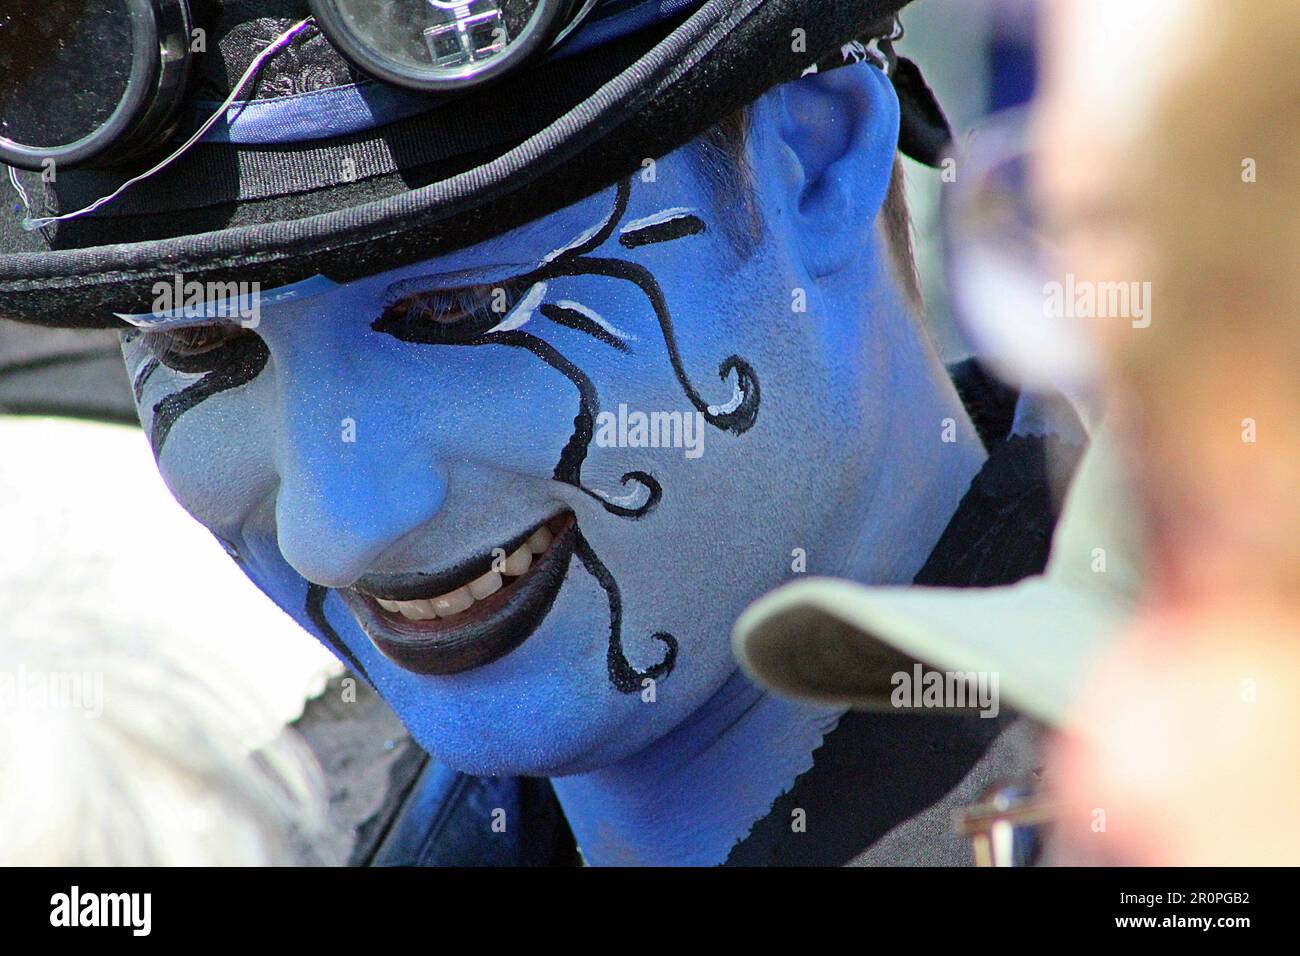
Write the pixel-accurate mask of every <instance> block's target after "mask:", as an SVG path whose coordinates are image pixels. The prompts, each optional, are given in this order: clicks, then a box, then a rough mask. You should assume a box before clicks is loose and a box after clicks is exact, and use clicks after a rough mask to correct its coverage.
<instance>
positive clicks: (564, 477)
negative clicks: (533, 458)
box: [371, 180, 760, 693]
mask: <svg viewBox="0 0 1300 956" xmlns="http://www.w3.org/2000/svg"><path fill="white" fill-rule="evenodd" d="M630 195H631V185H630V181H629V180H623V181H622V182H620V183H619V184H618V188H617V191H616V194H615V198H614V207H613V209H612V211H611V213H610V215H609V216H608V217H607V218H606V219H605V221H604V222H603V223H602V224H601V226H600V228H599V229H597V230H596V231H595V232H594V233H592V235H590V236H589V237H587V238H586V239H584V240H582V241H581V242H578V243H575V244H574V245H573V246H570V247H568V248H566V249H563V250H561V251H559V252H558V253H555V254H553V255H552V257H550V259H549V261H547V262H546V263H544V264H543V265H542V266H540V267H539V268H537V269H536V270H534V271H533V272H531V273H528V274H526V275H523V276H520V277H519V279H518V280H517V282H519V283H521V284H522V283H540V282H545V281H546V280H548V279H552V278H559V277H562V276H582V275H590V276H604V277H608V278H614V279H621V280H623V281H626V282H630V283H632V284H633V285H635V286H636V287H637V288H638V289H640V290H641V291H642V293H644V294H645V296H646V298H647V300H648V301H649V302H650V305H651V308H652V309H653V310H654V314H655V318H656V319H657V321H658V323H659V329H660V332H661V334H662V335H663V340H664V345H665V348H666V349H667V352H668V358H669V362H670V364H671V366H672V370H673V375H674V376H675V377H676V379H677V381H678V384H679V385H680V386H681V388H682V391H683V392H684V393H685V394H686V397H687V399H688V400H689V401H690V402H691V404H692V405H693V406H694V407H695V408H696V410H697V411H699V412H700V414H701V415H702V416H703V418H704V420H705V421H707V422H708V423H709V424H711V425H713V426H714V427H715V428H719V429H722V430H724V431H728V432H731V433H732V434H736V435H739V434H742V433H744V432H746V431H748V430H749V429H750V428H751V427H752V426H753V424H754V421H755V420H756V418H757V416H758V407H759V401H760V398H759V385H758V376H757V374H756V373H755V372H754V369H753V367H752V366H751V365H750V364H749V363H748V362H746V361H745V360H744V359H743V358H741V357H740V356H738V355H731V356H728V357H727V358H725V359H723V361H722V362H721V363H720V364H719V366H718V375H719V378H720V379H721V380H722V381H724V382H725V381H727V380H728V379H730V378H731V377H732V376H733V375H734V376H735V380H734V394H733V397H732V399H731V400H730V401H728V402H726V403H724V404H720V405H715V404H710V403H709V402H707V401H705V399H704V398H703V397H702V396H701V395H700V393H699V390H698V389H697V388H696V387H695V385H694V384H693V383H692V382H691V380H690V377H689V375H688V374H687V372H686V368H685V365H684V364H683V362H682V357H681V352H680V349H679V348H678V344H677V338H676V333H675V331H674V328H673V322H672V316H671V313H670V311H669V309H668V304H667V301H666V299H665V297H664V294H663V290H662V288H661V287H660V285H659V283H658V281H657V280H656V279H655V278H654V276H653V275H652V274H651V273H650V271H649V270H648V269H646V268H645V267H644V266H642V265H640V264H638V263H634V262H629V261H627V260H623V259H615V258H605V257H595V256H592V255H591V253H593V252H595V250H597V249H598V248H600V247H601V246H602V245H603V244H604V243H605V242H606V241H608V239H609V238H610V237H611V236H612V235H613V232H614V230H615V228H617V226H618V223H619V222H620V221H621V220H622V218H623V216H624V214H625V213H626V211H627V206H628V200H629V197H630ZM703 231H705V224H704V222H703V221H702V220H700V219H699V218H698V217H696V216H693V215H690V214H681V215H675V216H672V217H671V218H668V219H663V220H658V221H653V222H645V221H642V222H640V223H636V224H633V225H630V226H628V227H627V228H625V229H624V230H623V232H622V233H621V234H620V237H619V242H620V244H621V245H623V246H624V247H625V248H628V249H634V248H638V247H641V246H646V245H651V244H655V243H661V242H668V241H672V240H675V239H681V238H684V237H686V236H692V235H696V234H699V233H701V232H703ZM538 311H539V312H540V313H541V314H542V315H543V316H544V317H546V318H547V319H549V320H550V321H552V322H555V323H556V324H558V325H562V326H566V327H568V328H572V329H575V330H577V331H580V332H583V333H585V334H587V335H589V336H590V337H592V338H593V339H595V340H597V341H599V342H601V343H603V344H605V345H608V346H610V347H612V348H615V349H617V350H619V351H620V352H624V353H626V352H627V351H628V347H627V345H626V343H624V342H623V341H622V340H620V339H619V338H618V337H617V336H615V335H613V334H611V333H610V332H609V331H608V330H607V329H605V328H602V327H601V326H600V325H599V324H597V323H596V322H595V321H593V320H592V319H591V318H590V317H589V316H587V315H585V314H584V313H583V312H580V311H578V310H577V309H573V308H567V307H564V306H560V305H552V304H549V303H547V304H542V305H540V306H538ZM371 328H373V329H374V330H375V331H377V332H383V333H385V334H388V335H392V336H394V337H395V338H398V339H400V340H402V341H406V342H416V343H420V344H446V343H439V342H435V340H434V336H433V334H432V333H431V332H430V331H422V330H421V328H420V327H419V325H412V324H410V323H406V322H402V321H397V320H394V319H389V318H386V317H385V316H381V317H380V318H379V319H377V320H376V321H375V322H374V323H372V325H371ZM460 344H464V345H475V346H479V345H507V346H511V347H514V348H522V349H525V350H526V351H528V352H530V353H532V354H533V355H535V356H536V357H537V358H539V359H541V360H542V361H543V362H545V363H546V364H547V365H549V366H550V367H551V368H553V369H555V370H556V371H557V372H559V373H560V374H561V375H563V376H565V377H566V378H567V379H568V380H569V381H570V382H572V383H573V386H574V388H575V389H576V390H577V392H578V412H577V414H576V415H575V416H574V420H573V432H572V434H571V435H570V437H569V439H568V441H567V442H566V443H565V445H564V448H563V449H562V450H561V452H560V458H559V461H558V462H557V463H556V466H555V469H554V472H553V474H554V477H555V479H556V480H557V481H561V482H564V483H565V484H568V485H571V486H572V487H574V488H577V489H579V490H580V491H582V492H583V493H584V494H586V495H588V496H590V497H592V498H594V499H596V500H597V501H599V502H600V503H601V505H602V507H604V509H605V510H606V511H608V512H609V513H611V514H614V515H617V516H619V517H623V518H630V519H638V518H642V517H644V516H645V515H646V514H648V513H649V512H651V511H652V510H653V509H654V508H655V507H656V506H657V505H658V504H659V501H660V500H661V498H662V496H663V489H662V487H661V486H660V484H659V482H658V481H657V480H656V479H655V478H654V477H653V476H652V475H650V474H648V473H646V472H644V471H630V472H628V473H626V474H624V475H623V476H622V482H623V484H624V485H627V484H628V483H635V484H637V485H640V486H641V487H644V488H646V489H647V495H646V498H645V499H644V500H643V501H642V502H641V504H640V505H637V506H629V505H627V504H624V503H622V502H621V501H616V500H614V499H613V498H612V497H611V496H608V495H605V494H601V493H598V492H595V491H593V490H592V489H590V488H588V487H585V486H584V485H583V483H582V465H583V462H584V461H585V460H586V457H587V451H588V448H589V446H590V444H591V440H592V437H593V435H594V425H595V420H596V416H597V414H598V413H599V409H600V403H599V396H598V394H597V391H596V388H595V386H594V385H593V383H592V381H591V379H590V377H589V376H588V375H587V374H586V373H585V372H583V371H582V370H581V369H580V368H578V366H577V365H575V364H574V363H573V362H571V361H570V360H569V359H568V358H566V357H565V356H564V355H562V354H561V353H560V352H559V350H557V349H556V348H554V347H553V346H551V345H550V344H549V343H547V342H545V341H543V340H542V339H540V338H538V337H537V336H535V335H532V334H530V333H527V332H522V331H520V330H518V329H513V330H502V331H498V332H487V333H484V334H482V335H479V336H476V337H474V338H472V339H470V340H468V341H466V342H463V343H460ZM575 553H576V554H577V555H578V557H579V559H580V560H581V561H582V564H583V567H584V568H586V570H587V572H588V573H589V574H591V575H592V577H593V578H594V579H595V580H596V582H597V583H598V584H599V585H600V587H601V589H602V590H603V591H604V592H605V595H606V598H607V600H608V602H609V613H610V638H609V650H608V671H609V680H610V683H611V684H613V686H614V687H615V688H616V689H617V690H619V691H620V692H622V693H635V692H636V691H638V690H639V689H640V688H641V686H642V682H643V681H645V680H646V679H655V678H660V677H664V676H667V675H668V674H669V673H670V672H671V671H672V669H673V666H674V665H675V663H676V661H677V653H678V642H677V639H676V638H675V637H673V636H672V635H671V634H668V633H665V632H658V633H655V634H653V635H651V637H652V639H653V640H657V641H659V642H660V643H662V644H664V645H665V647H666V648H667V650H666V652H665V655H664V657H663V659H662V660H661V661H660V662H659V663H658V664H655V665H652V666H651V667H649V668H647V669H645V670H643V671H642V670H637V669H636V668H635V667H633V666H632V664H631V662H630V661H628V659H627V656H626V654H625V653H624V650H623V637H622V616H623V602H622V595H621V592H620V590H619V587H618V582H617V581H616V580H615V578H614V576H613V575H612V574H611V573H610V571H609V569H608V568H607V567H606V566H605V564H604V563H603V562H602V561H601V560H600V558H599V557H598V556H597V554H596V552H595V550H594V549H593V548H592V547H591V545H590V544H589V543H588V542H587V540H586V538H585V537H583V536H582V534H581V533H580V532H579V533H578V537H577V544H576V547H575Z"/></svg>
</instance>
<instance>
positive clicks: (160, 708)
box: [0, 568, 334, 866]
mask: <svg viewBox="0 0 1300 956" xmlns="http://www.w3.org/2000/svg"><path fill="white" fill-rule="evenodd" d="M44 570H47V571H48V570H50V569H48V568H46V569H44ZM5 583H6V587H4V588H3V589H0V621H2V622H4V628H3V631H0V766H3V767H4V768H5V782H4V786H3V787H0V834H3V839H0V864H3V865H8V866H16V865H36V866H175V865H224V866H237V865H288V864H313V863H327V862H334V861H333V860H331V859H330V853H329V851H327V850H326V849H323V847H325V846H326V842H325V841H323V838H324V837H325V836H326V835H327V822H326V810H325V800H324V796H323V794H324V787H323V782H322V780H321V772H320V769H319V767H318V766H317V764H316V763H315V760H314V758H313V757H312V755H311V753H310V751H309V750H307V748H306V745H305V744H304V743H303V742H302V741H301V739H300V738H298V737H297V735H296V733H295V732H293V731H292V730H288V729H286V730H285V731H284V732H283V733H282V734H281V735H280V736H279V737H277V738H276V739H274V740H272V741H270V742H269V743H268V742H265V741H261V740H258V739H256V737H255V736H254V730H253V729H254V728H265V727H266V726H267V715H266V714H265V713H263V712H262V706H261V705H260V704H259V702H258V701H257V700H256V699H255V698H254V697H253V696H252V695H250V694H249V693H248V692H247V691H246V690H245V689H244V688H242V687H240V686H239V684H238V683H237V682H236V681H235V680H233V679H232V678H231V677H230V676H229V675H228V674H226V673H223V671H222V669H221V668H220V667H219V666H218V665H217V663H216V662H215V661H212V660H208V659H205V657H204V656H203V655H202V654H200V653H198V652H197V651H196V649H195V648H194V647H193V645H192V644H190V643H189V642H185V641H178V640H176V639H175V636H174V635H169V634H167V633H165V632H162V631H158V630H152V629H148V628H146V629H143V630H142V629H141V628H140V627H138V626H137V625H138V624H139V621H126V620H122V619H120V618H115V617H112V616H110V615H108V614H103V615H101V614H99V613H97V612H96V610H95V608H93V607H91V606H90V604H89V602H77V601H75V600H72V601H69V602H65V603H64V604H62V605H60V604H58V603H50V602H47V601H39V602H37V604H36V606H33V604H32V601H31V597H32V594H33V593H37V594H39V588H38V589H36V590H35V591H32V590H28V589H26V588H23V587H22V586H21V582H17V581H10V580H6V582H5ZM261 732H264V730H263V731H261Z"/></svg>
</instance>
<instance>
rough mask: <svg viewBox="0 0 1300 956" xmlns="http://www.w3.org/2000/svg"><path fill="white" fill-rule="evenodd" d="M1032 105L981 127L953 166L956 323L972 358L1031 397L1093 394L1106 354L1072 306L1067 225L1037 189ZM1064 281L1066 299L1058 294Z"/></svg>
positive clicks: (950, 236)
mask: <svg viewBox="0 0 1300 956" xmlns="http://www.w3.org/2000/svg"><path fill="white" fill-rule="evenodd" d="M1028 118H1029V111H1028V110H1027V109H1025V108H1017V109H1014V110H1008V111H1006V112H1004V113H999V114H995V115H994V116H992V117H989V118H988V119H987V120H985V121H984V122H982V123H981V124H980V125H979V126H978V127H976V128H975V129H973V130H972V131H971V133H970V134H969V135H968V136H967V137H966V138H965V141H964V142H963V143H961V144H960V147H959V149H958V151H957V152H956V153H955V154H954V155H953V156H951V157H950V159H949V160H948V161H947V162H946V163H945V166H944V171H943V176H944V186H943V190H942V192H943V197H942V215H943V225H944V259H945V269H946V272H947V282H948V288H949V292H950V296H951V302H952V306H951V307H952V310H953V318H954V320H955V321H956V323H957V325H958V327H959V328H960V329H961V330H962V332H963V333H964V335H965V337H966V339H967V343H968V344H969V345H970V347H971V349H972V351H973V352H974V353H975V354H977V355H979V356H980V358H981V359H982V360H984V361H985V362H987V363H988V364H989V365H990V366H991V367H992V368H993V369H994V370H995V371H996V372H997V373H998V374H999V375H1001V376H1003V377H1004V378H1006V379H1007V380H1008V381H1010V382H1013V383H1015V384H1017V385H1019V386H1020V387H1021V388H1024V389H1027V390H1030V391H1042V392H1053V391H1054V392H1060V393H1062V394H1065V395H1066V396H1069V397H1078V396H1080V395H1083V394H1086V393H1087V392H1088V391H1089V389H1090V388H1091V385H1092V382H1093V381H1094V379H1095V375H1096V369H1097V357H1096V354H1095V350H1094V347H1093V345H1092V343H1091V340H1090V337H1089V336H1088V334H1087V329H1086V328H1085V327H1084V325H1083V324H1082V323H1081V322H1079V321H1078V319H1077V318H1076V316H1075V315H1074V314H1073V311H1072V309H1070V308H1068V307H1067V308H1059V307H1058V306H1059V305H1060V304H1062V303H1064V304H1066V305H1067V306H1068V303H1069V301H1070V300H1069V299H1068V298H1067V295H1066V293H1068V292H1069V291H1070V290H1069V288H1068V287H1069V286H1071V285H1072V282H1073V277H1072V276H1071V275H1070V274H1069V272H1068V270H1067V269H1066V268H1065V267H1064V263H1063V256H1062V253H1061V243H1060V242H1059V240H1058V238H1057V237H1059V235H1060V231H1059V219H1057V218H1054V217H1053V216H1051V215H1049V214H1048V211H1047V210H1044V209H1043V208H1042V207H1041V204H1040V203H1039V202H1038V200H1037V199H1036V198H1035V195H1034V191H1033V188H1032V187H1033V180H1032V176H1033V155H1032V153H1031V143H1030V138H1029V135H1028ZM1053 284H1059V288H1058V289H1056V291H1059V293H1060V295H1059V296H1055V297H1054V295H1053V291H1054V285H1053Z"/></svg>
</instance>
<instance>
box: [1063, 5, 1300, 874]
mask: <svg viewBox="0 0 1300 956" xmlns="http://www.w3.org/2000/svg"><path fill="white" fill-rule="evenodd" d="M1051 10H1052V12H1053V13H1055V14H1056V17H1055V18H1054V19H1050V18H1049V28H1048V31H1047V36H1048V39H1049V43H1048V49H1047V52H1046V58H1047V60H1048V64H1049V70H1048V78H1049V80H1048V83H1047V84H1046V87H1045V97H1044V100H1043V102H1042V104H1041V106H1040V108H1039V125H1038V130H1039V133H1040V140H1039V146H1040V157H1041V165H1040V167H1039V170H1038V172H1039V178H1040V186H1041V187H1042V188H1043V191H1044V193H1045V198H1046V200H1047V202H1048V203H1049V204H1055V205H1056V206H1057V207H1058V208H1059V209H1061V210H1063V219H1064V222H1063V229H1062V232H1061V234H1062V236H1063V237H1065V238H1064V243H1063V252H1064V256H1065V261H1066V264H1067V267H1068V268H1070V269H1072V270H1073V271H1075V272H1076V273H1078V274H1079V275H1080V276H1082V277H1087V278H1091V279H1102V280H1105V279H1123V280H1142V281H1145V282H1149V283H1150V288H1151V290H1152V291H1151V302H1150V303H1149V306H1150V313H1151V321H1150V322H1149V324H1147V325H1145V326H1144V327H1140V328H1139V327H1134V326H1133V325H1132V324H1130V323H1127V322H1116V321H1114V320H1113V319H1101V320H1098V322H1097V323H1095V332H1096V333H1097V336H1096V337H1097V339H1098V341H1100V342H1101V343H1103V346H1104V349H1103V352H1104V355H1105V358H1106V374H1107V378H1108V382H1107V384H1108V386H1109V391H1110V397H1109V402H1108V404H1109V408H1110V411H1111V414H1112V417H1113V418H1114V419H1116V421H1117V424H1118V425H1119V426H1120V430H1121V432H1122V433H1123V435H1124V436H1125V437H1126V438H1127V449H1128V457H1129V460H1130V463H1131V465H1132V466H1133V468H1134V470H1135V472H1136V475H1137V478H1138V481H1137V483H1136V484H1137V487H1138V488H1139V490H1140V493H1141V495H1142V497H1143V506H1144V509H1143V510H1144V515H1145V517H1146V524H1147V527H1148V531H1149V534H1148V535H1147V538H1148V542H1149V556H1150V568H1149V574H1150V577H1151V580H1150V584H1151V587H1150V594H1149V602H1148V604H1147V606H1146V608H1145V610H1144V611H1143V613H1142V614H1141V615H1140V616H1139V617H1138V618H1137V620H1136V621H1135V622H1134V624H1133V626H1132V628H1131V629H1130V630H1129V631H1128V632H1127V633H1126V634H1125V635H1124V639H1123V640H1121V641H1120V642H1118V645H1117V646H1116V648H1115V649H1114V651H1113V652H1112V653H1111V654H1109V655H1108V656H1107V658H1106V659H1105V660H1104V661H1102V662H1101V663H1100V664H1099V666H1098V669H1097V671H1096V673H1095V674H1094V675H1093V676H1092V679H1091V680H1090V682H1089V685H1088V689H1087V691H1086V692H1085V694H1084V696H1083V698H1082V699H1081V701H1080V702H1079V704H1078V706H1077V707H1076V710H1075V716H1074V721H1073V725H1072V727H1073V733H1072V734H1071V735H1070V736H1069V737H1068V738H1066V739H1064V740H1062V741H1061V744H1060V747H1059V750H1058V757H1059V759H1060V763H1059V768H1058V769H1059V774H1060V776H1059V789H1060V791H1061V793H1062V795H1063V799H1064V801H1065V804H1066V812H1065V814H1064V817H1063V830H1062V835H1063V841H1062V846H1063V850H1064V856H1065V858H1067V859H1070V860H1072V861H1075V862H1078V861H1093V862H1111V863H1140V864H1165V865H1169V864H1175V865H1178V864H1183V865H1186V864H1200V865H1207V864H1271V863H1292V864H1294V863H1295V862H1296V860H1297V859H1300V843H1298V842H1297V839H1298V837H1300V828H1297V827H1296V823H1295V820H1294V806H1295V801H1296V796H1297V794H1298V793H1300V760H1298V754H1300V748H1297V746H1296V741H1295V735H1296V731H1295V728H1296V726H1297V723H1296V716H1297V714H1296V706H1295V701H1296V699H1297V695H1296V693H1295V690H1296V676H1295V675H1296V673H1297V666H1296V665H1297V659H1296V650H1295V640H1294V639H1295V634H1296V625H1297V621H1298V620H1300V617H1298V615H1297V611H1296V608H1297V604H1296V598H1297V597H1298V596H1300V509H1297V508H1296V507H1295V490H1296V488H1297V487H1300V422H1298V421H1297V419H1296V417H1295V409H1296V408H1297V406H1298V404H1300V401H1298V400H1300V326H1298V325H1297V318H1298V317H1300V273H1298V272H1297V270H1296V262H1297V261H1298V260H1300V217H1297V215H1296V210H1297V208H1300V153H1298V152H1297V144H1300V98H1297V96H1296V84H1295V64H1296V63H1297V62H1300V24H1298V23H1297V21H1296V19H1295V9H1294V5H1293V4H1291V3H1289V2H1287V0H1261V2H1258V3H1252V4H1228V5H1217V6H1213V7H1212V6H1211V5H1209V4H1204V3H1196V4H1184V3H1151V4H1137V5H1127V4H1125V5H1122V8H1121V6H1120V5H1116V4H1109V3H1104V4H1100V5H1097V4H1090V3H1069V2H1061V3H1058V4H1056V5H1054V6H1053V7H1052V8H1051ZM1108 12H1109V13H1113V14H1115V17H1116V18H1118V21H1119V22H1120V23H1128V24H1129V26H1130V27H1136V28H1137V29H1134V30H1131V31H1130V32H1129V33H1128V34H1123V33H1122V32H1121V33H1117V32H1116V31H1115V30H1114V26H1115V22H1114V20H1110V21H1108V19H1107V17H1106V16H1105V14H1106V13H1108ZM1074 14H1083V15H1082V16H1075V15H1074ZM1117 36H1127V37H1128V39H1129V40H1131V41H1132V42H1131V43H1129V44H1127V46H1126V43H1125V42H1119V43H1117V44H1116V43H1113V42H1112V41H1114V39H1115V38H1116V37H1117ZM1138 47H1141V48H1142V49H1141V50H1140V51H1138V50H1137V48H1138ZM1125 49H1128V51H1129V52H1130V53H1140V55H1133V56H1130V57H1128V58H1127V59H1126V58H1125V57H1123V56H1121V55H1119V54H1120V53H1123V51H1124V50H1125ZM1116 51H1118V53H1116ZM1112 53H1115V54H1116V55H1111V54H1112ZM1090 106H1091V107H1092V108H1089V107H1090Z"/></svg>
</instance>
